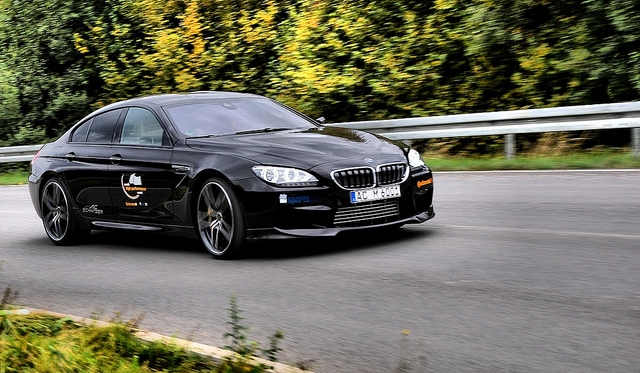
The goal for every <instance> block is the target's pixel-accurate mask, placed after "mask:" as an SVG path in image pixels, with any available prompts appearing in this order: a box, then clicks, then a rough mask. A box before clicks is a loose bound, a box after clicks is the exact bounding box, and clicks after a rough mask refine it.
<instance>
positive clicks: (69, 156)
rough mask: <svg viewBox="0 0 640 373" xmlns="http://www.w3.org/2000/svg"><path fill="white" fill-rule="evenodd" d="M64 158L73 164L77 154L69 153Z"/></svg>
mask: <svg viewBox="0 0 640 373" xmlns="http://www.w3.org/2000/svg"><path fill="white" fill-rule="evenodd" d="M64 157H65V158H66V159H67V161H69V162H73V160H74V159H76V153H74V152H71V153H67V155H65V156H64Z"/></svg>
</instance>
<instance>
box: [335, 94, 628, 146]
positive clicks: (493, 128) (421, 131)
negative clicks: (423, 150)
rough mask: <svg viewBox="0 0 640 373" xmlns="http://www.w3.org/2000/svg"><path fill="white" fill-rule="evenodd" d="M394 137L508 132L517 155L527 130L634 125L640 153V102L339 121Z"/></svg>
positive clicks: (509, 143)
mask: <svg viewBox="0 0 640 373" xmlns="http://www.w3.org/2000/svg"><path fill="white" fill-rule="evenodd" d="M333 125H334V126H340V127H346V128H352V129H362V130H367V131H369V132H373V133H377V134H379V135H382V136H385V137H388V138H390V139H394V140H409V141H411V140H422V139H431V138H444V137H468V136H489V135H505V136H506V141H505V155H506V156H507V158H512V157H513V156H514V155H515V136H516V135H517V134H524V133H541V132H566V131H587V130H602V129H616V128H630V129H632V137H631V139H632V151H633V154H634V155H635V156H639V155H640V102H627V103H618V104H600V105H584V106H568V107H558V108H548V109H528V110H513V111H499V112H493V113H478V114H458V115H447V116H437V117H422V118H407V119H393V120H377V121H363V122H347V123H337V124H333Z"/></svg>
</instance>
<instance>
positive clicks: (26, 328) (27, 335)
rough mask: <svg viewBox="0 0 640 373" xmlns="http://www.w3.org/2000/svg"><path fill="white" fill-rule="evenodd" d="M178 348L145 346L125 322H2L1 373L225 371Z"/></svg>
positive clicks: (43, 318) (45, 318)
mask: <svg viewBox="0 0 640 373" xmlns="http://www.w3.org/2000/svg"><path fill="white" fill-rule="evenodd" d="M218 368H219V367H218V366H216V365H215V364H214V363H213V362H212V361H211V360H207V359H205V358H203V357H200V356H198V355H195V354H191V353H189V352H187V351H185V350H183V349H180V348H177V347H175V346H171V345H166V344H161V343H157V342H151V343H146V342H143V341H142V340H140V339H138V338H136V337H135V336H134V334H133V329H132V328H131V327H130V326H128V325H126V324H113V325H111V326H107V327H99V326H95V325H81V324H78V323H75V322H73V321H71V320H69V319H64V318H58V317H55V316H50V315H46V314H35V315H28V316H21V315H9V316H2V317H1V318H0V371H3V372H4V371H7V372H23V371H24V372H26V371H34V372H87V371H89V372H123V373H124V372H132V373H133V372H176V373H178V372H223V370H219V369H218Z"/></svg>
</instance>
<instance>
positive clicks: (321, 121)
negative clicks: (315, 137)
mask: <svg viewBox="0 0 640 373" xmlns="http://www.w3.org/2000/svg"><path fill="white" fill-rule="evenodd" d="M325 121H326V119H325V118H324V117H320V118H318V119H316V122H318V123H320V124H324V122H325Z"/></svg>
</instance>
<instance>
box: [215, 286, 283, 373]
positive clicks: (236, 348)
mask: <svg viewBox="0 0 640 373" xmlns="http://www.w3.org/2000/svg"><path fill="white" fill-rule="evenodd" d="M227 310H228V311H229V321H228V322H227V324H228V325H229V326H230V327H231V331H230V332H227V333H225V334H224V335H223V337H224V338H225V339H227V338H230V339H231V344H230V345H228V346H225V348H226V349H228V350H231V351H233V352H235V353H237V354H238V355H239V358H238V359H231V360H230V361H228V363H230V364H231V365H235V364H241V365H242V364H244V365H248V362H249V360H250V359H251V357H252V356H255V353H256V351H257V350H258V343H257V342H253V341H247V336H246V334H245V332H246V331H247V330H249V328H247V327H246V326H244V323H243V322H242V320H244V317H242V316H240V313H241V312H242V311H241V310H240V307H239V306H238V297H237V296H236V295H235V294H231V296H230V297H229V308H228V309H227ZM283 338H284V333H283V332H282V330H277V331H276V332H275V333H273V335H271V336H270V337H269V348H267V349H262V350H261V352H262V353H263V355H264V356H265V358H266V359H267V360H269V361H272V362H275V361H278V359H277V354H278V352H280V351H281V350H282V349H281V348H280V347H279V346H278V343H279V342H280V340H281V339H283Z"/></svg>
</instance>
